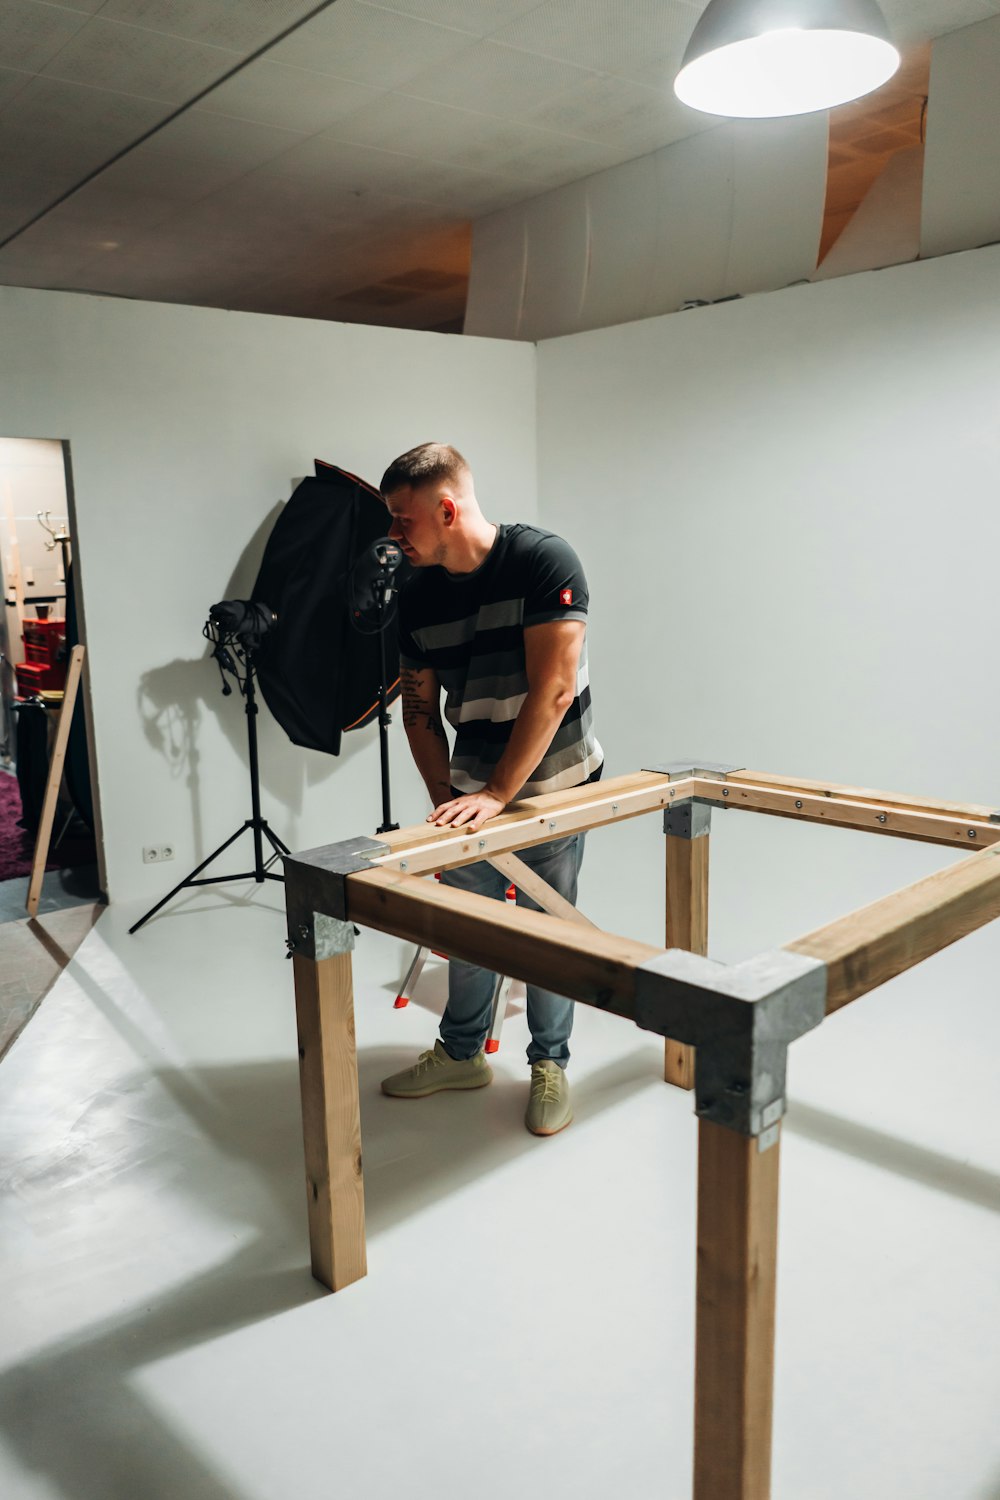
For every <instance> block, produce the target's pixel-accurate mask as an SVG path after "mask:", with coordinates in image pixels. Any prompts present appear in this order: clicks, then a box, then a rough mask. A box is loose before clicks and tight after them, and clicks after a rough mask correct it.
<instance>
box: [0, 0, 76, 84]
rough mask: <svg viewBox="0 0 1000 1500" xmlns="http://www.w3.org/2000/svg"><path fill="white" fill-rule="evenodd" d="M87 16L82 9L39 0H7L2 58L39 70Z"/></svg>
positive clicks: (0, 17)
mask: <svg viewBox="0 0 1000 1500" xmlns="http://www.w3.org/2000/svg"><path fill="white" fill-rule="evenodd" d="M86 25H87V17H86V15H84V14H82V13H81V12H79V11H74V10H64V9H62V7H61V6H57V5H42V4H38V3H36V0H4V3H3V5H0V57H2V58H3V61H4V66H5V67H8V68H22V69H24V70H25V71H26V72H28V73H37V72H38V70H39V68H43V67H44V66H45V64H46V63H47V62H51V61H52V59H53V58H54V57H58V55H59V53H60V52H61V51H62V49H63V48H64V47H65V46H66V44H67V42H71V41H72V40H73V38H74V36H76V34H77V32H78V31H80V30H81V29H82V28H83V27H84V26H86Z"/></svg>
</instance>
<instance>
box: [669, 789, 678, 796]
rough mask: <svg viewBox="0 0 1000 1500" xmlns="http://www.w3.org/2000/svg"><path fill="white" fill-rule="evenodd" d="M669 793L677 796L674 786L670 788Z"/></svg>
mask: <svg viewBox="0 0 1000 1500" xmlns="http://www.w3.org/2000/svg"><path fill="white" fill-rule="evenodd" d="M670 795H671V797H676V796H677V791H676V788H674V787H671V788H670Z"/></svg>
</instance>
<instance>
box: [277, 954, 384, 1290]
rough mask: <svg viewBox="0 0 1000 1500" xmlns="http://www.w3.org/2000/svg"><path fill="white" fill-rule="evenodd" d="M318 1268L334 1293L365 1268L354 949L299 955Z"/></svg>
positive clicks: (298, 1004) (302, 1070)
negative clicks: (320, 956) (328, 954)
mask: <svg viewBox="0 0 1000 1500" xmlns="http://www.w3.org/2000/svg"><path fill="white" fill-rule="evenodd" d="M292 962H293V966H294V970H295V1015H296V1021H297V1025H298V1037H299V1075H300V1084H301V1090H302V1134H303V1139H304V1142H305V1159H306V1193H307V1204H308V1211H309V1246H310V1251H311V1259H312V1273H313V1275H314V1276H315V1277H316V1279H317V1281H321V1282H322V1283H323V1285H324V1286H328V1287H329V1288H330V1290H331V1291H333V1292H337V1291H340V1289H341V1288H342V1287H345V1286H349V1285H350V1284H351V1282H352V1281H358V1280H359V1279H360V1278H361V1277H362V1276H364V1275H366V1274H367V1271H368V1263H367V1259H366V1254H365V1192H364V1179H363V1176H362V1170H361V1112H360V1103H359V1098H358V1064H357V1056H356V1053H355V1042H354V995H353V988H352V979H351V955H350V954H349V953H339V954H337V955H336V956H335V957H333V958H324V959H320V960H319V962H315V961H313V960H312V959H308V958H300V957H298V955H293V958H292Z"/></svg>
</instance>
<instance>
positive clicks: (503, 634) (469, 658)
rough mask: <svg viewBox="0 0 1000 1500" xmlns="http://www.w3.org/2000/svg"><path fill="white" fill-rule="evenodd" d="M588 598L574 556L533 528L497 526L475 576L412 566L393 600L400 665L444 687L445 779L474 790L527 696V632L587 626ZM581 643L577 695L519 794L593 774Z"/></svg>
mask: <svg viewBox="0 0 1000 1500" xmlns="http://www.w3.org/2000/svg"><path fill="white" fill-rule="evenodd" d="M588 603H589V595H588V591H587V580H586V578H585V577H584V573H583V569H582V567H581V566H580V559H579V558H578V557H577V555H576V553H575V552H574V551H573V549H572V547H570V546H569V545H568V544H567V543H566V542H564V541H563V540H562V538H561V537H558V536H553V534H552V533H551V532H550V531H542V530H540V528H539V527H537V526H523V525H513V526H507V525H502V526H500V527H499V528H498V530H497V535H496V540H495V541H494V543H493V547H492V549H491V550H490V553H489V556H488V557H487V558H486V559H485V561H484V562H483V563H481V564H480V566H479V567H478V568H476V570H475V572H473V573H449V572H447V571H446V569H444V568H442V567H430V568H418V569H417V570H416V571H415V572H414V574H413V576H412V577H411V579H410V580H409V582H408V583H407V584H406V586H405V587H404V589H403V591H402V593H401V595H400V599H399V660H400V666H401V667H412V668H416V669H417V670H419V671H425V670H427V669H428V668H430V669H431V670H432V671H433V672H434V674H435V676H436V677H437V679H438V681H439V682H440V684H441V686H442V687H443V688H444V690H445V694H446V699H445V710H444V712H445V717H446V719H447V720H448V723H449V724H450V725H451V727H452V728H453V729H454V731H455V743H454V746H453V748H452V756H451V781H452V785H453V787H454V788H455V790H456V791H458V792H478V791H481V790H482V788H483V787H484V786H485V785H486V783H487V782H488V781H489V779H490V777H491V775H492V774H493V772H494V770H495V769H496V766H497V764H498V762H499V760H500V757H501V756H502V754H503V752H504V750H505V749H506V748H507V741H508V740H509V739H510V733H511V730H512V729H513V727H514V720H515V719H516V718H517V715H518V711H519V709H520V707H521V704H522V703H523V702H524V698H525V695H526V693H527V691H528V678H527V673H526V670H525V655H524V628H525V626H528V625H542V624H545V623H546V622H547V621H549V620H584V621H585V620H586V618H587V605H588ZM603 760H604V752H603V751H602V750H601V747H600V745H599V744H598V743H597V740H596V738H595V737H594V724H593V713H592V711H591V705H590V677H589V674H588V671H587V642H586V637H584V642H583V648H582V650H581V652H580V664H579V667H578V669H577V679H576V694H575V696H574V699H573V702H572V703H571V705H570V707H569V708H568V709H567V710H566V713H565V714H564V716H563V719H562V722H561V724H560V725H559V728H558V729H557V730H556V733H555V736H554V738H553V740H552V743H551V744H550V745H549V748H548V749H547V750H546V752H545V755H544V756H543V757H542V760H541V762H540V764H539V765H538V766H537V767H536V768H535V770H534V772H533V773H532V775H531V777H530V778H529V779H528V781H527V782H526V783H525V784H524V786H523V787H522V788H521V789H520V791H519V792H518V794H517V795H518V796H520V797H533V796H537V795H538V794H539V793H541V792H554V791H558V790H560V789H561V788H563V787H572V786H579V785H580V784H581V783H582V782H584V781H587V780H589V779H590V778H591V777H592V776H594V775H596V773H597V772H599V770H600V768H601V765H602V762H603Z"/></svg>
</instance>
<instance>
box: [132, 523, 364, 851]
mask: <svg viewBox="0 0 1000 1500" xmlns="http://www.w3.org/2000/svg"><path fill="white" fill-rule="evenodd" d="M283 509H284V503H283V502H280V503H279V504H277V505H275V506H274V507H273V509H272V510H271V511H270V512H269V513H268V515H267V516H266V517H265V518H264V520H263V521H262V522H261V524H260V525H259V526H258V528H257V530H256V531H255V532H254V534H253V536H252V537H251V538H250V540H249V542H248V543H247V545H246V546H245V547H244V549H243V552H242V554H241V555H240V558H239V561H238V562H237V564H236V566H235V568H234V569H233V571H232V573H231V575H230V577H229V580H228V582H227V583H226V584H225V585H224V586H223V587H222V588H220V590H219V593H218V595H217V598H213V599H208V600H206V601H205V615H206V618H207V617H208V609H209V606H210V605H211V604H214V603H216V602H217V601H218V600H219V599H246V598H248V597H249V596H250V592H251V590H252V588H253V585H254V581H255V579H256V577H257V574H258V572H259V570H260V564H261V559H262V558H263V555H264V548H265V547H266V545H267V541H268V538H269V537H270V535H271V532H272V530H273V529H274V525H275V522H276V521H277V519H278V517H279V515H280V514H281V512H282V510H283ZM229 681H230V685H231V686H232V687H233V691H232V693H231V694H230V695H229V696H228V697H227V696H225V695H224V694H223V692H222V680H221V677H220V671H219V667H218V666H217V664H216V663H215V661H213V659H212V648H211V646H210V645H206V647H205V650H204V651H203V653H202V654H201V656H199V657H192V658H190V659H188V660H181V659H178V660H175V661H172V662H167V663H166V664H165V665H164V666H162V667H154V668H153V669H152V670H151V671H149V672H145V673H143V675H142V677H141V678H140V680H139V687H138V692H137V707H138V712H139V717H140V719H141V721H142V727H143V733H144V734H145V736H146V739H147V741H148V743H149V744H150V745H151V746H152V747H153V749H154V750H155V751H156V752H157V754H158V755H162V757H163V759H164V760H165V761H166V763H167V766H168V767H169V770H170V775H171V778H172V779H173V780H183V781H184V784H185V785H186V787H187V788H188V791H189V793H190V798H191V825H192V829H193V832H194V848H195V853H196V855H197V857H198V859H199V860H200V859H201V858H202V856H203V855H204V853H205V851H206V845H205V836H204V822H203V788H202V784H201V751H200V749H199V744H200V742H201V735H202V731H203V723H204V719H205V715H206V713H208V714H211V715H212V716H213V717H215V718H216V719H217V720H218V724H219V727H220V728H221V730H222V732H223V734H224V735H225V737H226V738H227V739H228V741H229V743H230V745H231V746H232V749H233V752H234V755H235V756H236V758H237V759H238V761H239V762H240V763H241V764H242V765H243V766H244V768H245V775H246V807H247V815H248V816H249V813H250V784H249V755H248V748H247V722H246V715H245V713H244V711H243V701H242V699H241V697H240V694H239V690H238V689H237V688H236V687H235V686H234V685H233V684H232V682H231V679H229ZM257 698H258V703H259V704H260V713H259V716H258V720H257V736H258V744H259V750H260V782H261V790H262V792H263V793H264V794H266V797H267V799H268V801H269V802H270V803H272V804H273V803H275V802H277V803H278V804H280V806H281V807H282V808H284V809H286V810H287V811H288V812H289V813H290V814H291V815H292V816H293V817H299V816H300V815H301V813H302V810H303V794H304V791H305V789H306V787H311V786H317V785H319V784H321V783H322V782H324V781H326V780H327V779H328V777H330V776H331V775H332V774H333V773H334V771H335V770H336V762H337V761H338V760H345V759H346V760H350V758H351V756H352V755H355V754H357V752H358V751H359V750H360V749H361V748H362V746H363V741H362V740H361V739H360V738H354V739H352V738H351V737H350V736H346V737H345V739H344V742H343V747H342V749H341V752H340V755H339V756H338V757H334V756H327V755H323V754H322V753H320V752H319V751H315V750H304V749H302V748H301V747H300V746H297V745H292V743H291V741H290V740H289V739H288V737H287V735H286V734H285V732H284V730H283V729H282V728H281V727H280V725H278V724H277V723H276V722H275V720H274V719H273V718H272V717H271V714H270V712H269V710H268V708H267V705H266V704H265V703H264V700H263V697H262V695H261V694H260V693H259V692H258V695H257ZM210 799H211V788H209V800H210ZM263 812H264V817H265V818H267V817H268V809H267V807H265V808H264V809H263ZM217 833H218V829H216V828H214V826H213V827H212V828H211V829H210V842H213V843H214V840H215V836H216V834H217Z"/></svg>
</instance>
